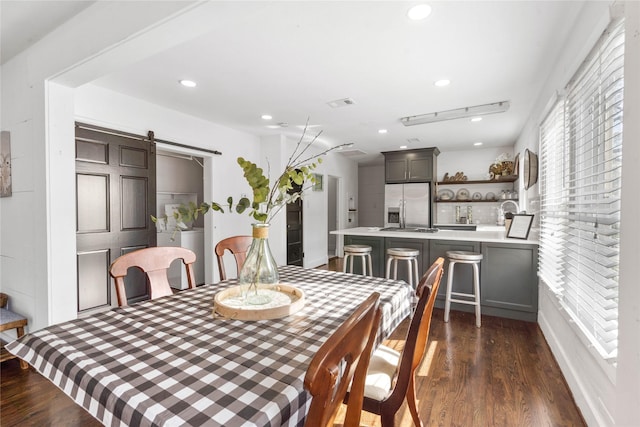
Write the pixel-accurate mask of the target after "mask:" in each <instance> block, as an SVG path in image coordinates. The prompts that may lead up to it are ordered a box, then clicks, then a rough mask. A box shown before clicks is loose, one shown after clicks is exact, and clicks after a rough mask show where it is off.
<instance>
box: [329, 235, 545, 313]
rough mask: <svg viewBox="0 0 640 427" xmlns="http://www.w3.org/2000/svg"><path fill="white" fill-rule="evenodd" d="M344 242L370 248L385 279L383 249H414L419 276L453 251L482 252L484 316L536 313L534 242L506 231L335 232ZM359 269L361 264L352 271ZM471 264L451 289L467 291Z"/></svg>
mask: <svg viewBox="0 0 640 427" xmlns="http://www.w3.org/2000/svg"><path fill="white" fill-rule="evenodd" d="M332 233H334V234H338V235H343V236H344V244H345V245H347V244H364V245H369V246H371V247H372V249H373V250H372V263H373V273H374V275H375V276H378V277H384V276H385V274H386V272H385V264H386V263H385V259H386V255H385V253H386V249H388V248H391V247H406V248H413V249H418V250H419V251H420V256H419V257H418V270H419V273H420V274H422V273H424V271H426V269H427V268H428V267H429V265H431V263H433V261H435V260H436V258H438V257H440V256H441V257H444V258H445V259H446V255H445V253H446V252H447V251H452V250H461V251H473V252H480V253H482V255H483V259H482V262H481V264H480V299H481V305H482V314H484V315H489V316H498V317H506V318H510V319H518V320H525V321H530V322H535V321H537V316H538V277H537V270H538V243H537V241H536V240H517V239H507V238H505V237H504V231H496V230H491V231H449V230H441V231H439V232H437V233H418V232H406V231H381V230H379V229H377V228H375V227H360V228H352V229H345V230H337V231H334V232H332ZM448 267H449V266H448V263H446V262H445V272H444V275H443V277H442V284H441V285H440V290H439V292H438V299H437V300H436V306H437V307H439V308H444V301H445V293H446V289H447V286H446V284H447V279H448ZM406 270H407V269H406V265H405V263H400V264H399V265H398V279H402V280H407V273H406ZM356 272H357V273H359V274H360V273H361V272H362V267H361V266H360V263H359V262H356V264H355V266H354V273H356ZM471 287H472V267H471V266H470V265H463V264H457V265H456V268H455V276H454V280H453V291H454V292H465V293H469V292H471ZM451 308H452V309H453V310H461V311H467V312H473V309H474V308H473V306H470V305H464V304H455V303H454V304H452V306H451Z"/></svg>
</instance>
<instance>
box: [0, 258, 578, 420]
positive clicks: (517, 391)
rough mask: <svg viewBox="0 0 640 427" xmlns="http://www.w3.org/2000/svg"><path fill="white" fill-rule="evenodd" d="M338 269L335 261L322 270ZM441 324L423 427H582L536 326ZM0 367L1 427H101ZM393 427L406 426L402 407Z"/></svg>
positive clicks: (458, 316)
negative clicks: (32, 426)
mask: <svg viewBox="0 0 640 427" xmlns="http://www.w3.org/2000/svg"><path fill="white" fill-rule="evenodd" d="M341 267H342V265H341V260H340V259H337V260H333V261H332V262H330V264H329V265H328V266H324V267H323V268H325V269H330V270H339V269H340V268H341ZM443 316H444V312H443V310H439V309H435V310H434V314H433V320H432V324H431V333H430V337H429V343H428V344H427V346H428V348H427V352H426V356H425V359H424V361H423V363H422V365H421V366H420V367H419V368H418V375H417V382H416V387H417V390H416V391H417V395H418V399H419V402H418V409H419V411H420V417H421V419H422V420H423V423H424V425H425V426H429V427H430V426H442V427H450V426H451V427H455V426H460V427H473V426H478V427H485V426H504V427H513V426H518V427H526V426H531V427H534V426H535V427H538V426H554V427H555V426H575V427H581V426H586V424H585V422H584V420H583V419H582V416H581V414H580V411H579V410H578V408H577V407H576V404H575V402H574V399H573V397H572V395H571V393H570V391H569V388H568V386H567V384H566V383H565V381H564V378H563V377H562V374H561V372H560V369H559V367H558V364H557V363H556V361H555V359H554V358H553V355H552V353H551V351H550V349H549V346H548V345H547V343H546V341H545V340H544V336H543V335H542V332H541V331H540V328H539V327H538V325H537V324H535V323H529V322H522V321H517V320H509V319H501V318H497V317H489V316H483V317H482V327H481V328H476V327H475V318H474V315H473V314H472V313H462V312H458V311H452V312H451V319H450V321H449V323H444V322H443V320H442V319H443ZM407 326H408V321H404V322H403V323H402V324H401V325H400V326H399V327H398V329H397V330H396V331H395V332H394V333H393V334H392V336H391V337H390V338H389V339H388V340H387V341H386V342H385V344H386V345H388V346H389V347H392V348H395V349H396V350H398V351H401V350H402V347H403V345H404V336H405V335H406V331H407ZM1 365H2V366H1V370H0V425H2V426H3V427H4V426H25V425H27V426H28V425H34V426H35V425H38V426H69V427H71V426H83V427H85V426H89V427H91V426H98V425H100V423H98V422H97V421H96V420H95V419H94V418H93V417H92V416H91V415H89V413H87V412H86V411H85V410H84V409H82V408H81V407H80V406H78V405H76V404H75V403H74V402H73V401H72V400H71V399H70V398H69V397H67V396H66V395H65V394H64V393H63V392H62V391H60V390H59V389H58V388H57V387H55V386H54V385H53V384H52V383H51V382H49V380H47V379H46V378H44V377H43V376H41V375H40V374H39V373H37V372H36V371H35V370H34V369H33V368H31V367H30V368H29V369H28V370H22V369H20V364H19V362H18V360H16V359H13V360H8V361H5V362H3V363H2V364H1ZM342 416H343V415H342ZM338 419H340V418H338ZM362 424H363V425H369V426H380V419H379V417H377V416H375V415H373V414H366V413H363V418H362ZM396 425H397V426H400V427H404V426H411V425H412V422H411V417H410V416H409V411H408V410H407V408H406V403H405V405H404V406H403V408H402V409H401V410H400V412H399V413H398V414H397V415H396Z"/></svg>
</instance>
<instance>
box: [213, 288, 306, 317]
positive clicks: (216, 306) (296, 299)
mask: <svg viewBox="0 0 640 427" xmlns="http://www.w3.org/2000/svg"><path fill="white" fill-rule="evenodd" d="M260 289H267V290H272V291H275V292H279V293H282V294H284V295H285V296H286V297H288V298H289V299H290V302H289V303H286V304H283V305H278V306H275V307H274V306H269V305H266V306H260V305H240V306H239V305H237V304H227V303H225V301H226V300H229V299H235V300H236V302H237V298H238V297H240V295H242V288H241V287H240V285H238V286H233V287H231V288H228V289H224V290H222V291H220V292H218V293H216V294H215V296H214V299H213V316H214V317H218V316H222V317H226V318H228V319H238V320H268V319H280V318H282V317H286V316H289V315H291V314H294V313H296V312H298V311H300V310H301V309H302V307H304V303H305V297H304V292H303V291H302V289H299V288H296V287H295V286H291V285H287V284H285V283H278V284H277V285H259V286H258V290H260Z"/></svg>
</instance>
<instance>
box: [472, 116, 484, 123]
mask: <svg viewBox="0 0 640 427" xmlns="http://www.w3.org/2000/svg"><path fill="white" fill-rule="evenodd" d="M481 120H482V117H474V118H472V119H471V121H472V122H479V121H481Z"/></svg>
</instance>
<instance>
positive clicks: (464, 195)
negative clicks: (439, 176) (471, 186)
mask: <svg viewBox="0 0 640 427" xmlns="http://www.w3.org/2000/svg"><path fill="white" fill-rule="evenodd" d="M456 200H463V201H464V200H469V190H467V189H466V188H461V189H460V190H458V192H457V193H456Z"/></svg>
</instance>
